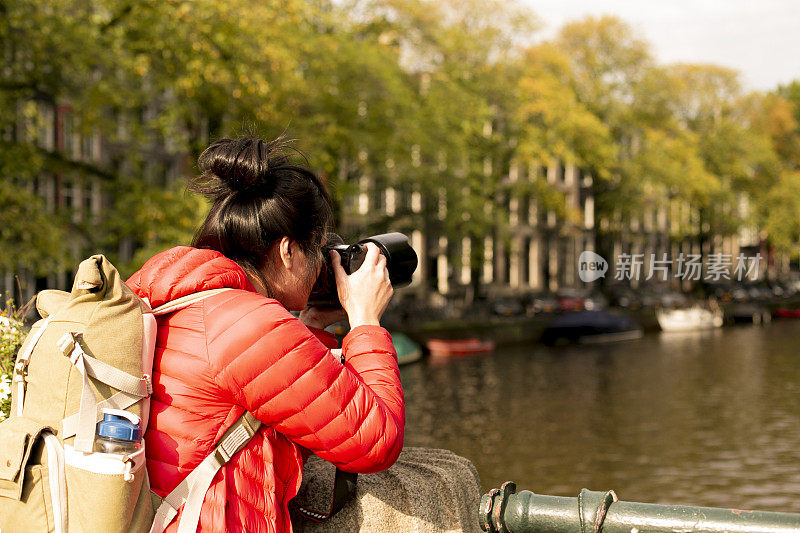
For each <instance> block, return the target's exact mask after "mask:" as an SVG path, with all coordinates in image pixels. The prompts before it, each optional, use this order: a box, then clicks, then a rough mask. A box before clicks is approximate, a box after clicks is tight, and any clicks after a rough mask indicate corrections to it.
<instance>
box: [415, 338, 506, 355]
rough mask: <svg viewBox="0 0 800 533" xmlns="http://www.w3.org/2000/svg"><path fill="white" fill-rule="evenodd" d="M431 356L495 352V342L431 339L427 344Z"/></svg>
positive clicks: (473, 339)
mask: <svg viewBox="0 0 800 533" xmlns="http://www.w3.org/2000/svg"><path fill="white" fill-rule="evenodd" d="M426 345H427V347H428V350H429V351H430V353H431V355H468V354H474V353H488V352H492V351H494V342H493V341H488V340H482V339H477V338H471V339H430V340H428V342H427V343H426Z"/></svg>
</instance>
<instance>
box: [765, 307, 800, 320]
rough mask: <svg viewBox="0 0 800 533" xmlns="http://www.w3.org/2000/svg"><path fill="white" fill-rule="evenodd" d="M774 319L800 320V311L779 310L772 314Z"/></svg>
mask: <svg viewBox="0 0 800 533" xmlns="http://www.w3.org/2000/svg"><path fill="white" fill-rule="evenodd" d="M772 316H774V317H775V318H800V309H786V308H779V309H775V310H774V311H773V312H772Z"/></svg>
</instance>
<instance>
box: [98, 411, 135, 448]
mask: <svg viewBox="0 0 800 533" xmlns="http://www.w3.org/2000/svg"><path fill="white" fill-rule="evenodd" d="M97 434H98V435H99V436H101V437H109V438H112V439H118V440H129V441H135V442H139V441H140V440H142V430H141V428H140V427H139V424H134V423H133V422H131V421H130V420H128V419H127V418H125V417H122V416H119V415H112V414H108V413H105V414H103V421H102V422H99V423H98V424H97Z"/></svg>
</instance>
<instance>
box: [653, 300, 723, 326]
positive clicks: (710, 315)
mask: <svg viewBox="0 0 800 533" xmlns="http://www.w3.org/2000/svg"><path fill="white" fill-rule="evenodd" d="M656 319H657V320H658V325H659V326H661V330H662V331H695V330H702V329H713V328H718V327H721V326H722V323H723V318H722V312H721V311H719V310H714V311H711V310H709V309H704V308H702V307H698V306H695V307H689V308H688V309H669V310H659V311H656Z"/></svg>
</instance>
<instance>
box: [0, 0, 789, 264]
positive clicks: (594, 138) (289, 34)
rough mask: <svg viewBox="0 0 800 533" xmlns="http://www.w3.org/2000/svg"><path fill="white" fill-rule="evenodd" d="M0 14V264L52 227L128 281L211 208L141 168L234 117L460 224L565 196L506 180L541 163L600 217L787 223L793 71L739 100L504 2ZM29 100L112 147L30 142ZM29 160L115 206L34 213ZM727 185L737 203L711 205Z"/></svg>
mask: <svg viewBox="0 0 800 533" xmlns="http://www.w3.org/2000/svg"><path fill="white" fill-rule="evenodd" d="M0 21H2V22H0V52H2V53H3V55H4V60H3V67H2V69H0V134H1V135H0V176H2V181H0V206H2V209H0V269H9V270H14V269H15V268H19V267H20V266H22V267H25V268H29V269H34V270H36V271H42V272H46V271H52V270H53V269H54V268H56V267H58V266H63V265H59V261H63V260H64V258H65V256H68V254H65V252H64V246H65V244H64V243H65V239H66V236H67V234H69V235H70V238H77V239H78V240H80V242H82V243H83V244H84V245H85V246H86V247H89V248H93V247H94V248H100V249H103V250H104V251H107V252H108V255H109V256H110V257H111V259H112V260H115V261H117V262H121V263H122V264H121V265H120V266H121V269H122V270H123V272H124V273H125V274H130V273H131V272H132V271H133V269H135V268H136V267H138V266H139V265H140V264H141V263H142V262H143V261H144V260H145V259H146V258H147V257H149V255H151V254H152V253H154V252H156V251H158V250H160V249H163V248H166V247H168V246H170V245H173V244H178V243H183V244H185V243H188V242H189V240H190V239H191V236H192V232H193V229H194V228H195V227H196V224H197V222H198V220H199V219H200V218H201V217H202V216H203V214H204V212H205V211H204V210H205V206H204V204H203V202H202V201H201V200H199V199H197V198H195V197H192V196H190V195H187V194H185V193H184V189H183V181H182V180H175V181H172V182H170V181H169V180H166V181H164V180H161V181H160V180H159V179H158V178H154V177H153V176H159V175H160V174H159V173H160V172H161V171H160V170H158V169H154V168H153V162H154V161H159V160H160V159H163V158H164V157H179V158H181V157H182V158H183V160H184V162H185V164H184V165H183V167H182V169H181V172H180V173H181V174H182V175H185V176H188V175H191V174H192V173H193V172H194V171H195V167H194V162H195V161H196V157H197V155H198V154H199V153H200V152H201V151H202V150H203V148H204V147H205V146H207V144H208V143H209V142H210V140H213V139H215V138H219V137H222V136H228V135H237V134H241V133H243V132H244V130H245V129H255V130H256V131H258V132H260V133H262V134H263V135H265V136H275V135H277V134H279V133H281V132H286V133H287V134H288V135H289V136H290V137H293V138H297V139H299V142H298V144H297V146H298V148H300V149H301V151H302V152H303V153H304V154H305V155H306V157H307V158H308V162H309V163H310V164H311V165H312V166H313V167H314V168H315V169H317V170H318V171H319V172H320V173H321V174H322V175H323V176H324V177H325V179H326V180H327V181H328V184H329V186H330V189H331V191H332V193H333V195H334V199H335V201H336V202H337V209H339V208H340V204H341V202H342V199H343V198H344V197H345V196H346V195H347V194H348V193H349V192H352V190H353V187H354V186H355V185H356V184H357V179H358V177H359V176H361V175H362V174H364V173H369V174H370V175H371V176H373V177H376V178H380V179H383V180H385V181H386V182H387V183H391V184H392V186H393V187H397V188H398V189H400V190H410V191H411V190H413V191H416V192H417V193H418V194H420V195H421V197H422V198H423V199H424V200H425V201H424V213H427V216H426V217H424V221H423V223H424V224H430V225H437V226H438V227H437V230H440V231H443V232H444V233H445V234H447V235H451V236H453V237H454V238H457V239H460V238H461V237H462V236H464V235H468V236H470V237H472V238H474V239H480V238H482V237H483V236H484V235H485V233H486V232H487V231H490V230H491V229H492V228H496V227H498V224H500V227H501V228H502V223H503V220H504V216H503V213H502V208H499V209H498V210H493V209H485V205H486V204H487V202H493V203H494V204H495V205H497V206H502V203H503V202H502V199H503V198H504V197H506V195H508V194H510V192H509V191H511V190H513V189H514V188H515V187H516V188H518V189H520V192H522V193H524V194H532V195H534V196H536V197H538V198H540V199H541V201H542V202H543V203H544V205H546V206H550V207H552V208H553V209H558V208H559V207H558V206H559V205H560V206H561V209H563V201H559V198H560V196H559V195H560V193H559V192H558V191H556V190H551V189H549V188H548V187H547V186H546V184H542V183H538V184H537V185H535V186H532V185H530V184H527V185H526V184H524V183H523V182H520V183H517V184H513V183H511V184H510V183H508V181H509V180H505V179H503V178H504V177H505V176H506V175H507V169H508V168H509V165H510V164H511V163H512V162H515V161H540V162H542V164H546V162H547V161H549V160H550V159H553V158H558V159H561V160H563V161H565V162H572V163H576V164H577V165H579V166H580V167H582V168H584V169H587V170H589V171H591V173H592V175H593V176H594V178H595V180H594V183H593V189H594V190H593V192H594V194H595V198H596V216H597V217H603V216H610V215H611V214H612V213H617V214H619V216H621V217H622V218H623V220H624V219H628V218H631V217H636V216H640V215H641V213H642V212H644V211H646V210H647V209H649V208H650V207H649V206H652V205H653V202H659V201H662V202H663V201H668V200H672V199H683V200H686V201H688V202H690V203H691V205H693V206H699V207H700V208H701V216H702V217H703V219H704V222H707V223H708V226H709V228H711V231H715V232H719V233H722V234H726V233H730V232H734V231H736V230H737V228H738V227H740V226H741V225H742V224H755V225H757V227H758V228H760V230H761V231H762V233H763V237H764V238H766V239H767V240H768V241H769V242H770V243H771V244H773V245H774V246H776V247H779V248H782V249H787V250H788V249H792V247H794V246H795V245H796V243H797V241H798V237H799V236H800V223H799V222H798V221H800V171H798V164H800V127H798V120H800V83H798V82H795V83H792V84H791V85H789V86H786V87H776V88H775V90H774V91H772V92H769V93H746V92H744V91H743V90H742V88H741V86H740V85H739V81H738V74H737V73H736V72H735V71H731V70H729V69H726V68H724V67H720V66H715V65H686V64H681V65H666V66H665V65H658V64H656V62H655V61H654V59H653V57H652V56H651V54H650V51H649V46H648V43H647V42H645V41H643V40H642V39H640V38H639V37H637V36H636V35H635V32H633V30H632V29H631V28H630V27H629V26H628V25H627V24H626V23H625V22H624V21H622V20H619V19H617V18H614V17H590V18H586V19H583V20H580V21H575V22H572V23H569V24H567V25H565V26H564V27H563V28H561V30H560V31H559V32H558V34H557V35H556V36H555V37H554V38H552V39H550V40H548V41H543V40H542V39H540V38H538V35H537V29H538V26H539V23H538V20H537V18H536V15H535V13H533V12H530V11H529V10H528V9H526V8H525V7H524V6H523V5H522V4H520V3H518V2H516V1H513V0H512V1H504V2H500V1H495V0H469V1H459V0H441V1H436V2H434V1H430V0H342V1H337V2H330V1H327V0H309V1H301V0H264V1H260V2H252V1H251V0H226V1H225V2H220V1H212V0H194V1H191V2H189V1H180V0H136V1H129V2H125V1H119V0H113V1H112V0H85V1H82V2H75V1H67V0H49V1H48V2H34V1H32V0H14V1H7V0H0ZM35 103H46V104H50V105H53V106H66V107H68V109H69V110H70V111H71V115H72V116H73V117H74V124H72V127H73V128H74V130H75V131H77V132H82V133H84V134H87V135H89V134H91V135H99V136H101V137H102V138H103V140H104V142H105V143H106V146H105V148H104V151H105V152H106V153H107V154H109V155H108V156H107V157H104V158H103V160H92V159H91V158H88V160H87V158H86V157H80V155H79V154H78V155H77V156H76V155H75V154H74V153H72V152H70V151H69V150H65V149H63V148H61V147H58V146H53V145H52V143H50V144H48V143H47V142H45V140H44V139H43V138H42V135H41V134H40V132H41V131H42V128H41V123H42V121H46V120H52V118H48V117H46V116H42V114H41V112H40V111H39V109H40V106H37V105H32V104H35ZM487 161H489V162H490V163H491V164H488V165H487V163H486V162H487ZM42 173H46V174H50V175H59V176H61V175H69V176H70V177H71V179H77V180H80V179H87V180H94V181H98V182H99V183H100V184H101V186H102V188H103V190H104V191H105V192H107V193H108V197H109V198H111V199H112V201H113V204H112V206H111V207H110V208H107V209H104V210H103V211H102V213H100V214H97V216H94V217H88V218H87V217H84V218H82V219H78V218H76V217H75V215H74V213H71V212H70V211H69V210H68V209H66V208H64V207H63V206H60V205H56V206H55V209H54V210H53V209H50V210H48V209H47V206H45V204H44V202H42V201H40V200H39V199H37V198H36V196H35V195H34V194H33V193H32V192H31V191H32V190H33V188H32V187H33V186H32V185H31V184H32V183H33V181H34V180H35V179H36V178H37V176H39V175H41V174H42ZM162 181H163V182H162ZM525 187H527V188H528V189H527V190H525ZM442 195H444V197H446V198H447V206H448V208H447V210H446V213H441V212H438V211H437V209H436V208H437V202H436V201H434V199H436V198H439V197H441V196H442ZM742 198H745V199H746V200H747V202H748V204H749V205H750V206H751V207H752V209H750V211H749V214H748V215H747V217H745V218H743V217H742V215H741V214H740V212H739V210H737V209H720V206H722V205H739V203H740V201H741V199H742ZM397 217H398V219H402V217H403V213H398V214H397ZM408 224H412V222H411V221H409V222H408ZM413 224H419V221H414V222H413ZM121 241H126V242H129V243H130V246H129V247H128V249H129V250H131V253H129V254H128V255H127V256H125V257H115V253H116V252H115V251H114V250H116V248H115V246H116V244H117V243H119V242H121ZM117 248H124V247H117ZM119 253H120V254H122V255H125V254H124V253H123V252H119ZM476 253H477V252H476ZM480 261H481V258H480V257H476V258H475V265H479V264H480Z"/></svg>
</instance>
